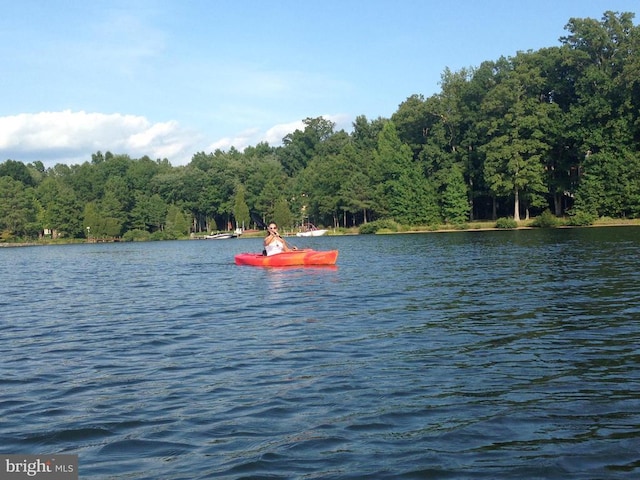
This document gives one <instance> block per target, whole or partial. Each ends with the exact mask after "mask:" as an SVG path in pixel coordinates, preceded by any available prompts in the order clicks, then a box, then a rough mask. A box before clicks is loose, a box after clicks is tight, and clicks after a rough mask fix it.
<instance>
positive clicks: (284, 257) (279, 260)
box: [235, 249, 338, 267]
mask: <svg viewBox="0 0 640 480" xmlns="http://www.w3.org/2000/svg"><path fill="white" fill-rule="evenodd" d="M235 260H236V265H253V266H256V267H291V266H295V265H335V263H336V260H338V250H327V251H325V252H318V251H316V250H309V249H307V250H294V251H292V252H283V253H276V254H275V255H271V256H268V257H267V256H265V255H262V254H261V253H240V254H238V255H236V256H235Z"/></svg>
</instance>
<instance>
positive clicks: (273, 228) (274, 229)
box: [267, 222, 278, 232]
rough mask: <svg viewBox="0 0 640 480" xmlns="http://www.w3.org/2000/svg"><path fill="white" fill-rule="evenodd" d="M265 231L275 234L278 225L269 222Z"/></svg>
mask: <svg viewBox="0 0 640 480" xmlns="http://www.w3.org/2000/svg"><path fill="white" fill-rule="evenodd" d="M267 230H269V231H270V232H277V231H278V225H276V224H275V222H271V223H270V224H269V226H268V227H267Z"/></svg>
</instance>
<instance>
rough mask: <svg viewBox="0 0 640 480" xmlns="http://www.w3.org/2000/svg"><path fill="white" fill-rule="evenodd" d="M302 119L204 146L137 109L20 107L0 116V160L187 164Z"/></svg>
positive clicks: (278, 132)
mask: <svg viewBox="0 0 640 480" xmlns="http://www.w3.org/2000/svg"><path fill="white" fill-rule="evenodd" d="M323 118H325V119H327V120H330V121H332V122H334V123H335V124H336V130H340V129H345V130H348V129H349V127H350V124H348V122H349V121H350V119H349V117H348V116H346V115H323ZM303 128H304V124H303V122H302V120H296V121H292V122H286V123H279V124H276V125H274V126H272V127H270V128H266V129H261V128H249V129H245V130H243V131H242V132H240V133H238V134H236V135H231V136H225V137H223V138H220V139H219V140H216V141H214V142H211V143H209V145H208V147H206V148H204V149H203V147H202V146H203V145H207V143H206V142H205V140H204V138H205V136H204V134H203V133H197V132H193V131H188V130H187V129H184V128H183V127H181V126H180V124H179V123H178V122H177V121H173V120H171V121H167V122H157V123H152V122H150V121H149V120H148V119H147V118H146V117H143V116H139V115H124V114H120V113H112V114H105V113H88V112H84V111H78V112H73V111H70V110H64V111H60V112H40V113H22V114H19V115H12V116H5V117H0V162H3V161H5V160H8V159H11V160H17V161H22V162H24V163H29V162H33V161H36V160H40V161H42V162H43V163H44V164H45V166H47V167H49V166H53V165H55V164H56V163H63V164H81V163H84V162H86V161H90V160H91V154H93V153H96V152H97V151H101V152H103V153H104V152H106V151H110V152H112V153H114V154H126V155H129V156H130V157H131V158H140V157H142V156H145V155H146V156H149V157H150V158H152V159H154V160H155V159H162V158H167V159H168V160H169V161H170V162H171V164H172V165H174V166H177V165H186V164H187V163H189V162H190V161H191V158H192V157H193V155H194V154H195V153H196V152H200V151H203V150H204V151H205V152H207V153H209V152H213V151H215V150H217V149H220V150H223V151H228V150H229V149H230V148H231V147H235V148H236V149H238V150H240V151H243V150H244V149H245V148H246V147H248V146H255V145H257V144H258V143H260V142H267V143H269V145H272V146H278V145H280V144H281V143H282V139H283V138H284V137H285V136H286V135H288V134H289V133H292V132H294V131H295V130H297V129H300V130H302V129H303Z"/></svg>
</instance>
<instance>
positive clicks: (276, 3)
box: [0, 0, 640, 166]
mask: <svg viewBox="0 0 640 480" xmlns="http://www.w3.org/2000/svg"><path fill="white" fill-rule="evenodd" d="M639 6H640V3H639V2H638V0H608V1H605V0H553V1H551V0H527V1H516V0H483V1H478V0H449V1H442V0H387V1H380V0H367V1H364V0H321V1H307V0H270V1H266V0H264V1H258V0H208V1H207V0H124V1H120V0H109V1H107V0H93V1H86V0H83V1H76V0H66V1H62V0H49V1H45V0H21V1H15V0H0V7H1V10H0V11H2V15H0V59H1V61H0V65H1V66H0V69H1V71H2V74H1V75H0V162H2V161H5V160H7V159H13V160H19V161H23V162H31V161H34V160H41V161H43V162H44V163H45V165H46V166H53V165H54V164H55V163H67V164H74V163H82V162H84V161H87V160H90V158H91V153H94V152H96V151H98V150H101V151H103V152H104V151H107V150H109V151H111V152H113V153H122V154H128V155H130V156H131V157H132V158H138V157H141V156H143V155H148V156H149V157H151V158H153V159H156V158H165V157H166V158H168V159H169V161H170V162H171V163H172V164H173V165H184V164H186V163H188V162H189V160H190V159H191V156H192V155H193V154H194V153H196V152H202V151H204V152H207V153H208V152H212V151H214V150H215V149H216V148H220V149H222V150H228V149H229V148H230V147H231V146H235V147H236V148H238V149H239V150H242V149H244V148H245V147H246V146H248V145H256V144H257V143H258V142H260V141H267V142H269V144H271V145H278V144H280V141H281V139H282V137H284V136H285V135H286V134H287V133H290V132H292V131H294V130H295V129H296V128H300V127H301V121H302V119H304V118H307V117H318V116H323V117H325V118H327V119H329V120H332V121H334V122H335V123H336V128H337V129H341V128H344V129H345V130H347V131H351V124H352V122H353V120H354V119H355V117H356V116H358V115H366V116H367V118H369V119H374V118H377V117H385V118H388V117H390V116H391V115H392V114H393V113H394V112H395V111H396V109H397V108H398V105H399V104H400V103H402V102H403V101H404V100H405V99H406V98H407V97H409V96H411V95H413V94H422V95H424V96H425V97H428V96H430V95H433V94H434V93H437V92H438V91H439V89H440V86H439V82H440V77H441V74H442V72H443V71H444V70H445V68H447V67H448V68H450V69H451V70H453V71H457V70H460V69H461V68H464V67H476V66H479V65H480V63H481V62H483V61H485V60H496V59H498V58H499V57H500V56H502V55H504V56H512V55H515V54H516V52H518V51H523V50H525V51H526V50H537V49H539V48H543V47H551V46H557V45H559V41H558V39H559V37H561V36H562V35H564V34H565V33H566V32H565V30H564V26H565V25H566V24H567V22H568V21H569V19H570V18H572V17H578V18H585V17H590V18H595V19H598V20H599V19H601V17H602V15H603V13H604V12H605V11H607V10H612V11H617V12H633V13H635V14H636V18H635V19H634V24H636V25H637V24H638V20H639V19H638V16H639V15H638V13H639V10H640V9H639Z"/></svg>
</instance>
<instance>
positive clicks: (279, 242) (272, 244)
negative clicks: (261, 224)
mask: <svg viewBox="0 0 640 480" xmlns="http://www.w3.org/2000/svg"><path fill="white" fill-rule="evenodd" d="M267 231H268V232H269V234H268V235H267V236H266V237H265V239H264V252H263V253H264V254H265V255H267V256H271V255H275V254H276V253H282V252H290V251H291V250H295V248H294V249H291V248H289V246H288V245H287V242H285V241H284V239H283V238H282V237H281V236H280V235H279V234H278V225H276V224H275V223H273V222H271V223H270V224H269V226H268V227H267Z"/></svg>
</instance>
